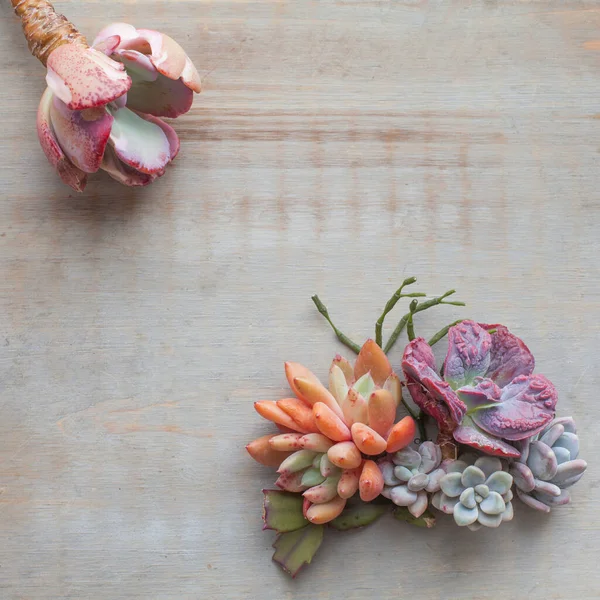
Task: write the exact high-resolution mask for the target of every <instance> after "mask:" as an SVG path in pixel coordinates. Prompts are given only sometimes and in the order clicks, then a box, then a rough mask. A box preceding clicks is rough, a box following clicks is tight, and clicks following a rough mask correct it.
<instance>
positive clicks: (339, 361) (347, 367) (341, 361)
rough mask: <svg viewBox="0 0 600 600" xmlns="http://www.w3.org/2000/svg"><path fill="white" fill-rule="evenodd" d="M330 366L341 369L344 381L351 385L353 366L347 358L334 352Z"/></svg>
mask: <svg viewBox="0 0 600 600" xmlns="http://www.w3.org/2000/svg"><path fill="white" fill-rule="evenodd" d="M331 366H332V367H334V366H336V367H339V368H340V369H341V370H342V373H343V374H344V377H345V378H346V383H347V384H348V385H352V382H353V381H354V367H353V366H352V365H351V364H350V362H349V361H348V360H347V359H345V358H344V357H343V356H340V355H339V354H336V356H335V358H334V359H333V361H332V363H331Z"/></svg>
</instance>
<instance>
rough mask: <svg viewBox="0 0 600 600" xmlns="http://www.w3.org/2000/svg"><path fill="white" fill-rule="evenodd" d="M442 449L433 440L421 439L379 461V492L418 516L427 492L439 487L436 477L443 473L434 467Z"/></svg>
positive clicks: (421, 511)
mask: <svg viewBox="0 0 600 600" xmlns="http://www.w3.org/2000/svg"><path fill="white" fill-rule="evenodd" d="M441 460H442V451H441V450H440V447H439V446H438V445H437V444H434V443H433V442H423V443H422V444H421V445H420V446H419V447H418V448H417V449H416V450H415V449H413V448H410V447H409V448H403V449H402V450H399V451H398V452H395V453H394V454H391V455H390V456H389V458H385V459H383V460H381V461H380V462H379V468H380V469H381V472H382V474H383V481H384V483H385V486H384V488H383V491H382V495H383V496H385V497H386V498H389V499H390V500H391V501H392V502H393V503H394V504H396V505H397V506H406V507H408V510H409V511H410V513H411V514H412V515H413V516H415V517H417V518H418V517H420V516H421V515H422V514H423V513H424V512H425V510H426V509H427V505H428V496H427V493H428V492H437V491H438V490H439V489H440V479H441V478H442V477H443V476H444V475H445V474H446V473H445V471H444V470H443V469H440V468H438V467H439V465H440V462H441Z"/></svg>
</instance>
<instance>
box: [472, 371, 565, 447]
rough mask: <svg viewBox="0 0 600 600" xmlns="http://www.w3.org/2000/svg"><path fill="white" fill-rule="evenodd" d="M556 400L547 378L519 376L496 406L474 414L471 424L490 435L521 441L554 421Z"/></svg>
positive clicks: (504, 390) (504, 391) (505, 388)
mask: <svg viewBox="0 0 600 600" xmlns="http://www.w3.org/2000/svg"><path fill="white" fill-rule="evenodd" d="M556 401H557V393H556V389H555V388H554V386H553V385H552V383H551V382H550V381H548V379H546V377H544V376H543V375H529V376H527V375H519V376H518V377H516V378H515V379H514V380H513V381H512V382H511V383H509V384H508V385H507V386H506V387H504V388H503V390H502V396H501V397H500V402H499V403H498V405H497V406H494V407H492V408H487V409H482V410H479V411H477V412H476V413H474V414H473V421H474V422H475V423H477V425H479V427H481V429H483V430H484V431H487V432H488V433H490V434H492V435H495V436H498V437H501V438H503V439H506V440H521V439H524V438H528V437H531V436H532V435H534V434H536V433H538V432H539V431H541V429H543V428H544V426H545V425H546V424H547V423H548V422H549V421H551V420H552V419H553V417H554V409H555V407H556Z"/></svg>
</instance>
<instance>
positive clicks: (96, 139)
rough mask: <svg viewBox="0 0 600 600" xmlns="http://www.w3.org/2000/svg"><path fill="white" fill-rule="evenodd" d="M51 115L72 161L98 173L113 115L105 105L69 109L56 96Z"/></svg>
mask: <svg viewBox="0 0 600 600" xmlns="http://www.w3.org/2000/svg"><path fill="white" fill-rule="evenodd" d="M50 116H51V119H52V128H53V129H54V133H55V134H56V138H57V139H58V143H59V144H60V147H61V148H62V149H63V151H64V153H65V154H66V155H67V156H68V157H69V159H70V160H71V162H72V163H73V164H74V165H75V166H76V167H78V168H80V169H81V170H82V171H85V172H86V173H95V172H96V171H97V170H98V169H99V168H100V165H101V163H102V157H103V156H104V149H105V148H106V144H107V143H108V138H109V136H110V131H111V128H112V124H113V117H112V116H111V115H110V114H109V113H108V112H107V111H106V109H105V108H104V107H99V108H88V109H86V110H83V111H80V110H69V108H67V105H66V104H64V103H63V102H61V101H60V100H59V99H58V98H56V97H54V98H53V101H52V106H51V108H50Z"/></svg>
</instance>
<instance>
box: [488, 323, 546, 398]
mask: <svg viewBox="0 0 600 600" xmlns="http://www.w3.org/2000/svg"><path fill="white" fill-rule="evenodd" d="M480 325H481V327H483V328H484V329H486V330H495V331H494V333H492V334H491V336H492V347H491V350H490V364H489V367H488V369H487V373H486V377H489V378H490V379H493V380H494V381H495V382H496V385H498V386H500V387H504V386H505V385H508V384H509V383H510V382H511V381H512V380H513V379H514V378H515V377H518V376H519V375H531V374H532V373H533V369H534V368H535V359H534V358H533V354H531V352H530V351H529V348H528V347H527V346H526V345H525V343H524V342H523V341H522V340H521V339H519V338H518V337H517V336H516V335H513V334H512V333H510V331H509V330H508V329H507V328H506V327H505V326H504V325H485V324H483V323H481V324H480Z"/></svg>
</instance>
